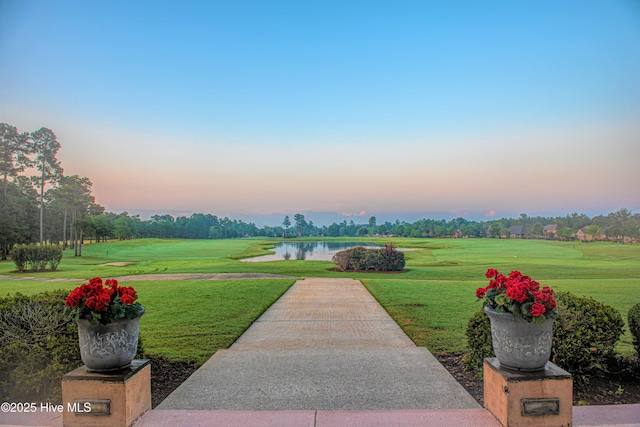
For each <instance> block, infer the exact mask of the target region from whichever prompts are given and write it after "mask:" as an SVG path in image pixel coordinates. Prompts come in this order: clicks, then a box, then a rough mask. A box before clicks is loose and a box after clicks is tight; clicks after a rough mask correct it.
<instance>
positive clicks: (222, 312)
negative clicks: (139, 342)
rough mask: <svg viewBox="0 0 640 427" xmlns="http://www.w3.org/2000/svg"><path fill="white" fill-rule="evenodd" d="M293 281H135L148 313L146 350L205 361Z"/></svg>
mask: <svg viewBox="0 0 640 427" xmlns="http://www.w3.org/2000/svg"><path fill="white" fill-rule="evenodd" d="M293 283H294V280H285V279H277V280H274V279H248V280H183V281H176V280H172V281H141V282H134V283H133V284H134V285H135V288H136V289H137V290H138V293H139V300H140V301H142V302H144V306H145V309H146V313H145V315H144V317H143V318H142V319H141V322H140V334H141V336H142V337H143V339H144V346H145V350H146V351H148V352H149V353H151V354H154V355H160V356H164V357H166V358H168V359H170V360H176V361H195V362H197V363H204V362H205V361H206V360H207V359H208V358H209V357H211V355H213V354H214V353H215V352H216V351H218V350H220V349H225V348H227V347H229V346H230V345H231V344H233V342H234V341H235V340H236V339H237V338H238V337H239V336H240V335H242V333H243V332H244V331H245V330H246V329H247V328H248V327H249V326H251V324H252V323H253V322H254V321H255V320H256V319H257V318H258V317H259V316H260V315H261V314H262V313H263V312H264V311H265V310H266V309H267V308H269V306H271V304H273V303H274V302H275V301H276V300H277V299H278V298H280V296H282V294H283V293H284V292H285V291H286V290H287V289H289V287H290V286H291V285H292V284H293Z"/></svg>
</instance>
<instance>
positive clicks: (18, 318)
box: [0, 290, 82, 402]
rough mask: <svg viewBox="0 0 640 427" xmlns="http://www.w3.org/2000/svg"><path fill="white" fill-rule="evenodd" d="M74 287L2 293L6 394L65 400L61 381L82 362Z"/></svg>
mask: <svg viewBox="0 0 640 427" xmlns="http://www.w3.org/2000/svg"><path fill="white" fill-rule="evenodd" d="M67 295H68V291H65V290H58V291H53V292H43V293H40V294H34V295H31V296H25V295H22V294H19V293H18V294H16V295H14V296H12V297H7V298H1V299H0V390H2V395H0V400H2V401H10V402H19V401H31V402H60V401H61V390H60V383H61V381H62V376H63V375H64V374H65V373H67V372H68V371H70V370H72V369H75V368H77V367H78V366H80V365H82V362H81V360H80V350H79V348H78V328H77V326H76V323H75V322H74V320H73V318H72V316H69V315H66V314H65V310H64V307H65V305H64V301H65V298H66V296H67Z"/></svg>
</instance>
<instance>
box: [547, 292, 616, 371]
mask: <svg viewBox="0 0 640 427" xmlns="http://www.w3.org/2000/svg"><path fill="white" fill-rule="evenodd" d="M555 297H556V301H557V302H558V311H559V312H560V313H561V315H560V316H559V317H558V319H556V321H555V323H554V325H553V348H552V359H553V362H554V363H556V364H557V365H558V366H560V367H561V368H563V369H566V370H567V371H569V372H571V373H572V374H574V375H578V376H586V375H588V374H590V373H591V372H594V371H597V370H606V368H607V360H608V359H609V358H611V357H613V356H614V354H615V351H614V347H615V345H616V342H618V340H619V339H620V335H622V328H623V326H624V322H623V320H622V316H621V315H620V313H619V312H618V311H617V310H616V309H615V308H613V307H611V306H610V305H606V304H603V303H601V302H598V301H596V300H594V299H593V298H583V297H577V296H575V295H573V294H571V293H569V292H557V293H556V294H555Z"/></svg>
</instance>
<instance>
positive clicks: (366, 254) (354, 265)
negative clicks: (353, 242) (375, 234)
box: [332, 244, 405, 271]
mask: <svg viewBox="0 0 640 427" xmlns="http://www.w3.org/2000/svg"><path fill="white" fill-rule="evenodd" d="M332 260H333V262H335V263H336V265H337V266H338V268H339V269H340V270H342V271H349V270H356V271H366V270H373V271H402V270H403V269H404V266H405V259H404V253H402V252H400V251H397V250H395V249H394V247H393V245H392V244H388V245H384V248H381V249H367V248H364V247H362V246H356V247H355V248H351V249H347V250H344V251H340V252H338V253H337V254H335V255H334V256H333V259H332Z"/></svg>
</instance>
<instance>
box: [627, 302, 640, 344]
mask: <svg viewBox="0 0 640 427" xmlns="http://www.w3.org/2000/svg"><path fill="white" fill-rule="evenodd" d="M627 323H628V325H629V332H631V338H632V339H633V347H634V348H635V349H636V353H638V356H640V303H638V304H636V305H634V306H633V307H631V310H629V314H628V315H627Z"/></svg>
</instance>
